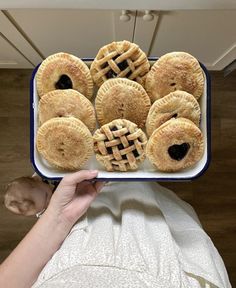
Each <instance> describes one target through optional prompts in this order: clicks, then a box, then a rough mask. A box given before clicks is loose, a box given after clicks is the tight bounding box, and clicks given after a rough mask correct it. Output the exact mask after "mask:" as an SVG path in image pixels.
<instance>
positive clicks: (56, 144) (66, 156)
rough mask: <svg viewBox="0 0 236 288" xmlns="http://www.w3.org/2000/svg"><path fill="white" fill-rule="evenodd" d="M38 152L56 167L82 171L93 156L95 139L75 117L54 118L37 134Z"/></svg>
mask: <svg viewBox="0 0 236 288" xmlns="http://www.w3.org/2000/svg"><path fill="white" fill-rule="evenodd" d="M36 144H37V149H38V152H39V153H40V154H41V155H42V156H43V157H44V158H45V159H46V160H47V161H48V162H49V163H50V164H51V165H52V166H54V167H56V168H58V169H62V170H77V169H80V168H81V167H82V166H83V165H84V164H85V162H86V161H87V160H88V159H89V158H90V157H91V156H92V155H93V138H92V135H91V133H90V131H89V130H88V128H87V127H86V126H85V125H84V123H83V122H82V121H80V120H78V119H76V118H74V117H68V118H67V117H61V118H52V119H50V120H48V121H47V122H45V123H44V124H43V125H42V126H41V127H40V128H39V129H38V132H37V138H36Z"/></svg>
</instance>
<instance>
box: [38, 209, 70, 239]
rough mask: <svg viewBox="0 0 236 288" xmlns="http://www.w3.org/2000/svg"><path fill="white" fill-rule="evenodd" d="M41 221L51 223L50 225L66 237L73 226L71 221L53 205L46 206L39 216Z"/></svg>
mask: <svg viewBox="0 0 236 288" xmlns="http://www.w3.org/2000/svg"><path fill="white" fill-rule="evenodd" d="M40 220H41V221H45V222H47V223H51V227H53V229H55V231H57V232H58V233H60V234H61V235H62V236H64V237H66V236H67V234H69V232H70V230H71V228H72V227H73V224H74V223H72V222H70V221H68V220H67V219H66V218H65V217H63V215H62V214H61V213H60V211H58V210H57V209H53V207H50V206H49V207H48V208H47V209H46V210H45V212H44V213H43V215H42V216H41V218H40Z"/></svg>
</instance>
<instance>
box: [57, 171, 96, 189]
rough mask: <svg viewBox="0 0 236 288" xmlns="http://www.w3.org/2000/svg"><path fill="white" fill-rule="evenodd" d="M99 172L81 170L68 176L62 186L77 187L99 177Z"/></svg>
mask: <svg viewBox="0 0 236 288" xmlns="http://www.w3.org/2000/svg"><path fill="white" fill-rule="evenodd" d="M97 174H98V171H97V170H81V171H78V172H75V173H72V174H69V175H66V176H65V177H64V178H63V179H62V181H61V183H60V184H63V185H66V186H76V185H77V184H78V183H80V182H82V181H84V180H90V179H93V178H95V177H96V176H97Z"/></svg>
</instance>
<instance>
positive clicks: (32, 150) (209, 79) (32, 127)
mask: <svg viewBox="0 0 236 288" xmlns="http://www.w3.org/2000/svg"><path fill="white" fill-rule="evenodd" d="M81 59H82V60H83V61H93V59H94V58H81ZM157 59H158V57H148V60H149V61H156V60H157ZM199 63H200V65H201V67H202V69H203V70H204V72H205V75H206V81H207V162H206V164H205V166H204V167H203V168H202V170H201V171H200V172H199V173H198V174H196V175H195V176H193V177H188V178H186V177H183V178H175V177H173V178H97V179H96V180H97V181H124V182H126V181H127V182H137V181H145V182H148V181H158V182H186V181H192V180H195V179H197V178H199V177H200V176H201V175H203V174H204V173H205V172H206V170H207V169H208V167H209V165H210V161H211V78H210V74H209V72H208V70H207V69H206V67H205V66H204V65H203V64H202V63H201V62H199ZM39 66H40V64H39V65H38V66H36V67H35V68H34V70H33V72H32V76H31V80H30V161H31V164H32V166H33V168H34V170H35V172H36V173H37V174H38V175H39V176H41V177H42V178H43V179H48V180H55V181H60V180H61V179H62V177H52V178H49V177H47V176H45V175H44V174H43V173H42V172H41V171H39V169H38V167H37V165H36V164H35V160H34V107H33V103H34V94H33V93H34V77H35V74H36V72H37V70H38V68H39Z"/></svg>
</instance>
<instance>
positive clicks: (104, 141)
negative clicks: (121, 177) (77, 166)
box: [93, 119, 147, 171]
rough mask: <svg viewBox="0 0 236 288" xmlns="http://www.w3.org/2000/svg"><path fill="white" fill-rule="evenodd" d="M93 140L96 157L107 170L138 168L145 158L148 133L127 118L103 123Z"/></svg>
mask: <svg viewBox="0 0 236 288" xmlns="http://www.w3.org/2000/svg"><path fill="white" fill-rule="evenodd" d="M93 140H94V150H95V153H96V158H97V160H98V162H100V163H101V164H102V165H103V166H105V168H106V170H107V171H127V170H136V169H137V168H138V165H139V164H140V163H142V162H143V161H144V159H145V152H144V149H145V145H146V143H147V138H146V135H145V134H144V132H143V131H142V130H141V129H139V128H138V127H137V125H136V124H134V123H132V122H130V121H128V120H126V119H116V120H114V121H112V122H110V123H108V124H105V125H103V126H102V127H101V128H100V129H98V130H97V131H96V132H95V133H94V136H93Z"/></svg>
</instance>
